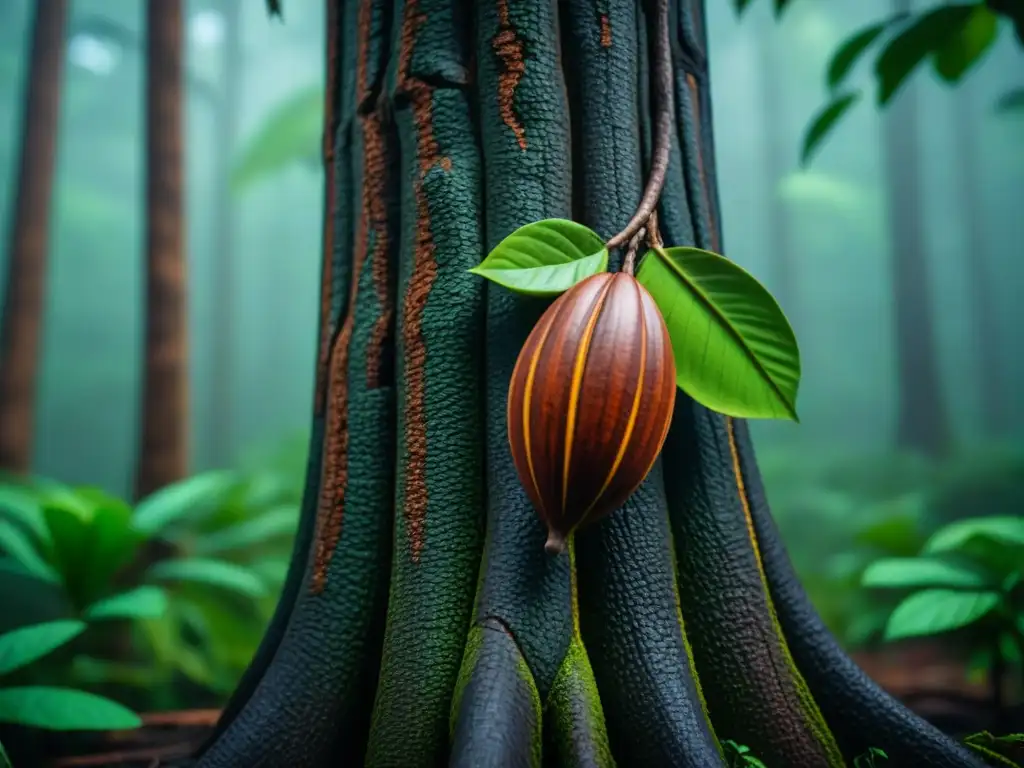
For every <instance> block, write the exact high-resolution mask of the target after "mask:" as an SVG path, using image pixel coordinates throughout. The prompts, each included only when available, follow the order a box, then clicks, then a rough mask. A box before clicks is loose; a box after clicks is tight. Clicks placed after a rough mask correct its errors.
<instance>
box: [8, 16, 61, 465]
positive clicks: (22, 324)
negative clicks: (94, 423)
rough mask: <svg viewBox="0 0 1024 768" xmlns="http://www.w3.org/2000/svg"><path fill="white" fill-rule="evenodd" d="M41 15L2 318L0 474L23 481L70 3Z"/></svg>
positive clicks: (27, 460) (35, 31) (34, 34)
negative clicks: (1, 471)
mask: <svg viewBox="0 0 1024 768" xmlns="http://www.w3.org/2000/svg"><path fill="white" fill-rule="evenodd" d="M35 8H36V11H35V22H34V24H33V28H32V48H31V59H30V61H29V67H28V89H27V91H28V93H27V96H26V100H25V102H26V103H25V111H24V114H23V117H22V124H21V156H20V163H19V166H18V176H17V191H16V193H15V197H14V218H13V221H12V222H11V234H10V241H9V245H8V253H9V256H8V259H9V261H8V268H7V269H8V272H7V283H6V286H5V289H4V296H3V307H2V313H3V315H2V318H0V425H2V427H0V469H5V470H9V471H12V472H17V473H24V472H28V471H29V470H30V468H31V464H32V442H33V422H34V420H35V395H36V371H37V369H38V365H39V346H40V337H41V335H42V324H43V304H44V296H45V284H46V261H47V255H48V249H49V243H50V237H49V235H50V210H51V201H52V197H53V179H54V168H55V165H56V158H57V134H58V128H59V114H60V92H61V76H62V74H63V69H64V29H65V26H66V23H67V2H66V0H48V2H38V3H36V5H35Z"/></svg>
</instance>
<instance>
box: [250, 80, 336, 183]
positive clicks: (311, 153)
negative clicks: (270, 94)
mask: <svg viewBox="0 0 1024 768" xmlns="http://www.w3.org/2000/svg"><path fill="white" fill-rule="evenodd" d="M323 114H324V91H323V88H322V87H321V86H319V85H310V86H307V87H305V88H303V89H301V90H299V91H297V92H295V93H293V94H292V95H291V96H289V97H288V98H287V99H286V100H285V101H283V102H281V103H280V104H278V105H277V106H276V107H275V108H274V109H273V111H272V112H271V113H270V115H268V116H267V118H266V119H265V120H264V121H263V123H262V125H261V126H260V127H259V129H258V130H257V131H256V134H255V135H254V136H253V137H252V138H251V139H250V140H249V142H248V143H247V144H246V146H245V149H244V150H243V152H242V155H241V157H240V158H238V161H237V162H236V163H235V167H234V171H233V173H232V177H231V184H232V187H234V189H235V191H238V192H240V191H242V190H244V189H246V188H247V187H249V186H250V185H252V184H254V183H256V182H257V181H261V180H263V179H265V178H267V177H268V176H272V175H274V174H275V173H278V172H280V171H281V170H283V169H285V168H287V167H288V166H291V165H294V164H296V163H307V164H311V165H313V164H316V163H317V162H318V157H319V154H320V141H321V137H322V135H323V129H324V125H323V123H324V118H323Z"/></svg>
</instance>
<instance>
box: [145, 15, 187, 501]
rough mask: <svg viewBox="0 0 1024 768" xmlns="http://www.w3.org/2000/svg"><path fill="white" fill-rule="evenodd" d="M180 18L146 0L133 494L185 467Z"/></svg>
mask: <svg viewBox="0 0 1024 768" xmlns="http://www.w3.org/2000/svg"><path fill="white" fill-rule="evenodd" d="M182 23H183V20H182V0H148V2H147V4H146V30H147V35H148V39H147V43H146V97H145V99H146V145H145V146H146V241H145V242H146V250H145V260H146V261H145V318H146V320H145V336H144V338H145V348H144V360H143V371H142V419H141V425H140V429H141V439H140V444H139V457H138V466H137V469H136V478H135V492H136V496H138V497H142V496H146V495H147V494H150V493H152V492H153V491H155V490H157V489H159V488H162V487H163V486H165V485H168V484H170V483H172V482H174V481H176V480H180V479H181V478H182V477H184V476H185V474H186V472H187V469H188V467H187V461H188V408H187V397H188V379H187V351H188V349H187V342H186V322H187V320H186V315H185V286H186V281H185V242H184V225H185V223H184V216H183V210H182V203H183V196H184V193H183V188H182V95H183V79H184V78H183V62H182V56H183V48H182V34H183V26H182Z"/></svg>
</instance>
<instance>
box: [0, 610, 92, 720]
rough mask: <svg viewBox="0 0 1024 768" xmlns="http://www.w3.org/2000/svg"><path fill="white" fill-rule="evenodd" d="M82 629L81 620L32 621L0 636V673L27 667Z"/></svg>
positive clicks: (76, 635) (68, 641) (68, 640)
mask: <svg viewBox="0 0 1024 768" xmlns="http://www.w3.org/2000/svg"><path fill="white" fill-rule="evenodd" d="M84 630H85V624H84V623H83V622H81V621H71V620H60V621H48V622H46V623H45V624H33V625H32V626H28V627H21V628H20V629H13V630H11V631H10V632H6V633H4V634H2V635H0V675H6V674H9V673H11V672H14V671H15V670H17V669H21V668H22V667H25V666H28V665H29V664H31V663H32V662H33V661H36V660H38V659H41V658H42V657H43V656H46V655H47V654H48V653H51V652H52V651H55V650H57V649H58V648H60V647H61V646H62V645H66V644H68V643H70V642H71V641H72V640H74V639H75V638H76V637H78V636H79V635H80V634H82V632H83V631H84ZM0 719H2V718H0Z"/></svg>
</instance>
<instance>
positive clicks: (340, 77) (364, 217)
mask: <svg viewBox="0 0 1024 768" xmlns="http://www.w3.org/2000/svg"><path fill="white" fill-rule="evenodd" d="M653 4H654V3H653V2H652V5H653ZM640 9H641V6H640V4H637V3H633V2H625V1H624V0H623V1H622V2H617V1H614V0H613V2H610V3H607V4H606V5H605V6H604V7H603V10H602V11H600V12H597V13H595V10H594V5H593V4H592V3H590V2H584V0H566V2H562V3H558V4H555V3H552V2H550V1H549V0H543V1H542V2H526V1H525V0H522V1H521V2H515V3H512V2H509V1H508V0H489V1H488V2H479V3H478V2H455V1H454V0H433V1H431V2H427V1H426V0H418V1H417V2H408V1H407V2H405V3H404V4H403V3H398V4H397V5H396V4H394V3H392V2H390V0H388V2H383V0H381V2H374V1H372V0H366V1H364V2H362V3H355V2H350V3H342V2H340V1H339V0H332V2H330V3H329V5H328V16H329V23H328V30H329V32H328V34H329V56H328V62H329V70H328V74H329V76H328V94H329V100H328V109H327V133H326V135H327V138H328V139H329V142H328V148H327V152H326V157H327V170H328V173H327V177H328V180H327V200H328V213H327V216H326V222H327V228H326V238H325V241H326V242H325V248H324V257H325V258H324V267H323V286H324V292H323V304H322V307H321V319H322V325H321V338H322V339H323V340H324V341H323V345H322V349H324V350H325V353H324V355H323V356H322V357H321V365H320V368H319V375H318V383H319V386H318V389H317V391H318V395H317V400H316V406H315V413H316V415H315V416H314V439H313V445H312V451H311V459H310V473H309V480H310V482H309V491H308V493H307V496H306V499H305V503H304V509H303V517H302V522H301V525H300V530H299V535H298V537H297V541H296V552H295V557H294V560H293V566H292V572H291V574H290V576H289V580H288V584H287V585H286V588H285V592H284V596H283V598H282V602H281V605H280V607H279V610H278V615H277V616H276V617H275V619H274V621H273V623H272V625H271V627H270V629H269V631H268V633H267V636H266V638H265V640H264V642H263V644H262V646H261V648H260V651H259V653H258V654H257V656H256V659H255V660H254V662H253V665H252V667H251V668H250V670H249V671H248V673H247V674H246V676H245V678H244V680H243V681H242V683H241V685H240V686H239V688H238V690H237V691H236V694H235V696H234V697H233V699H232V701H231V702H230V703H229V705H228V707H227V709H226V711H225V714H224V717H223V718H222V720H221V723H220V725H219V728H218V732H217V734H216V736H215V738H214V739H213V740H212V741H211V742H210V743H209V744H208V745H207V746H206V747H205V749H204V750H203V751H202V754H201V755H200V756H199V761H198V764H199V766H201V768H243V767H244V768H260V767H261V766H284V765H288V766H296V767H297V768H298V767H304V766H326V765H371V766H434V765H440V764H445V763H447V764H449V765H453V766H475V767H480V766H520V765H522V766H539V765H540V764H541V762H542V760H543V761H545V763H546V764H551V765H558V766H594V765H611V764H612V761H613V759H614V760H615V761H617V762H618V764H619V765H623V766H646V765H650V766H692V767H693V768H709V767H712V768H713V767H715V766H724V761H723V758H722V757H721V756H720V752H719V741H718V740H719V739H734V740H736V741H737V742H740V743H743V744H747V745H748V746H750V748H751V749H752V750H753V752H754V753H755V754H757V755H759V756H760V757H761V758H762V759H763V760H764V761H765V763H767V764H768V765H786V766H794V767H795V768H805V767H806V768H822V767H823V766H839V765H842V764H843V763H844V760H845V761H852V759H853V757H854V756H856V755H858V754H860V753H862V752H864V751H865V750H867V748H868V747H871V746H876V747H881V748H882V749H884V750H886V751H887V752H888V754H889V755H890V758H891V759H892V761H893V763H894V764H904V763H905V764H908V765H911V764H913V765H918V766H943V767H949V768H953V767H954V766H976V765H977V763H976V762H975V761H974V760H973V759H972V758H971V756H970V755H968V754H967V753H966V752H965V751H963V750H962V749H961V748H959V747H958V746H957V745H956V744H954V743H953V742H951V741H949V740H948V739H946V738H945V737H944V736H942V735H941V734H940V733H938V732H937V731H935V730H934V729H932V728H931V727H930V726H928V725H927V724H925V723H924V722H923V721H921V720H919V719H918V718H916V717H914V716H913V715H911V714H910V713H909V712H908V711H907V710H905V709H903V708H902V707H901V706H900V705H899V704H897V703H896V702H894V701H893V700H892V699H890V698H889V697H888V696H886V695H885V694H884V693H882V692H881V690H879V689H878V688H877V687H876V686H875V685H874V684H873V683H871V682H870V681H869V680H868V679H867V678H866V677H865V675H864V674H863V673H862V672H861V671H860V670H859V669H858V668H857V667H856V666H855V665H854V664H853V663H852V662H851V661H850V660H849V658H848V657H847V656H846V655H845V654H844V653H843V652H842V650H840V648H839V647H838V646H837V644H836V643H835V641H834V640H833V639H832V637H831V636H830V635H829V634H828V632H827V631H826V630H825V629H824V627H823V626H822V624H821V622H820V620H819V619H818V617H817V615H816V614H815V612H814V611H813V609H812V608H811V607H810V605H809V604H808V602H807V599H806V597H805V595H804V593H803V590H802V589H801V587H800V585H799V583H798V581H797V580H796V577H795V576H794V574H793V571H792V568H791V566H790V563H789V560H788V558H787V556H786V553H785V551H784V549H783V548H782V545H781V544H780V542H779V536H778V532H777V531H776V529H775V527H774V525H773V523H772V520H771V516H770V514H769V512H768V508H767V505H766V503H765V500H764V495H763V492H762V489H761V483H760V479H759V476H758V473H757V467H756V463H755V461H754V456H753V451H752V449H751V447H750V439H749V435H748V431H747V428H746V426H745V425H744V424H743V423H741V422H736V421H734V420H731V419H728V418H725V417H722V416H720V415H717V414H714V413H711V412H709V411H707V410H705V409H703V408H701V407H699V406H697V405H695V404H694V403H693V402H692V401H689V400H688V399H686V398H685V397H684V396H682V395H680V399H679V401H678V402H677V406H676V415H675V419H674V423H673V425H672V429H671V432H670V437H669V441H668V443H667V445H666V448H665V452H664V455H663V458H662V460H661V462H659V464H658V465H657V466H656V467H655V469H654V471H653V472H652V473H651V475H650V477H649V478H648V480H647V481H646V482H645V483H644V484H643V486H642V487H641V488H640V489H639V490H638V491H637V493H636V494H634V496H633V497H632V498H631V499H630V500H629V501H628V502H627V503H626V505H625V507H624V508H623V509H622V510H620V511H619V512H618V513H616V514H615V515H613V516H612V517H611V518H609V519H607V520H606V521H604V522H602V523H600V524H598V525H596V526H595V527H594V528H592V529H589V530H585V531H581V532H580V533H579V534H578V535H577V541H576V543H575V547H574V548H573V549H571V550H570V552H569V553H567V554H565V555H560V556H557V557H551V556H548V555H547V554H546V553H545V552H544V540H545V537H546V531H545V528H544V526H543V525H542V524H541V522H540V520H539V519H538V517H537V515H536V514H535V512H534V511H533V509H531V507H530V503H529V501H528V500H527V497H526V494H525V492H524V490H523V488H522V486H521V485H520V483H519V480H518V478H517V475H516V472H515V469H514V466H513V462H512V457H511V455H510V452H509V447H508V441H507V434H506V423H505V409H506V394H507V389H508V382H509V378H510V375H511V372H512V368H513V365H514V363H515V360H516V357H517V355H518V352H519V349H520V346H521V344H522V343H523V341H524V340H525V338H526V335H527V334H528V333H529V331H530V329H531V327H532V325H533V323H534V322H535V321H536V319H537V318H538V317H539V314H540V312H541V311H542V310H543V308H544V306H545V302H541V301H537V300H531V299H525V298H522V297H519V296H516V295H514V294H512V293H510V292H508V291H505V290H502V289H499V288H495V287H490V286H485V285H484V283H483V282H482V281H480V280H478V279H476V278H474V277H473V276H472V275H470V274H468V272H467V270H468V268H469V267H471V266H473V265H474V264H476V263H478V261H479V260H480V259H481V258H482V257H483V255H484V253H485V252H486V251H487V250H488V249H489V248H491V247H493V246H494V245H495V244H496V243H498V242H499V241H500V240H501V239H502V238H503V237H504V236H506V235H507V234H509V233H510V232H511V231H513V230H514V229H515V228H517V227H519V226H520V225H522V224H525V223H527V222H531V221H534V220H537V219H541V218H545V217H551V216H561V217H566V216H574V217H576V218H578V219H580V220H582V221H584V222H585V223H587V224H588V225H590V226H592V227H594V228H595V229H597V230H598V231H599V232H601V233H602V234H603V235H605V236H610V235H612V234H613V233H614V232H616V231H617V230H618V229H619V228H620V227H621V226H623V225H624V224H625V222H626V221H627V220H628V218H629V217H630V215H631V213H632V211H633V209H634V207H635V205H636V204H637V202H638V200H639V197H640V192H641V182H642V179H643V176H644V168H645V165H646V162H645V152H644V145H645V140H644V138H645V136H646V135H648V133H649V130H648V128H649V122H650V121H649V115H650V108H649V105H648V98H647V85H646V83H647V76H646V71H647V62H648V60H649V56H648V37H649V34H648V33H649V32H654V33H657V32H661V33H664V34H666V36H667V37H668V38H669V39H670V40H671V47H672V54H673V59H674V63H675V91H676V92H675V97H676V101H677V104H676V108H677V111H676V130H675V131H674V132H673V134H672V166H671V168H670V171H669V181H668V185H667V189H666V194H665V197H664V199H663V202H662V205H661V207H660V213H659V218H660V223H661V228H662V234H663V235H664V236H665V238H666V240H667V241H669V242H672V243H678V244H686V243H696V244H698V245H700V246H703V247H708V248H713V249H718V248H719V247H720V245H719V239H718V234H717V233H718V202H717V194H716V188H715V174H714V162H713V156H714V155H713V147H712V138H711V131H710V126H711V116H710V110H709V104H710V99H709V93H708V85H709V83H708V76H707V69H706V56H705V48H704V31H703V26H702V22H703V18H702V13H703V4H702V3H700V2H689V1H686V2H676V3H673V5H672V16H671V23H670V25H669V29H668V30H665V29H664V28H662V29H661V30H656V29H649V28H648V24H647V21H646V19H645V17H644V14H643V13H641V12H640ZM392 371H393V373H392Z"/></svg>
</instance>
